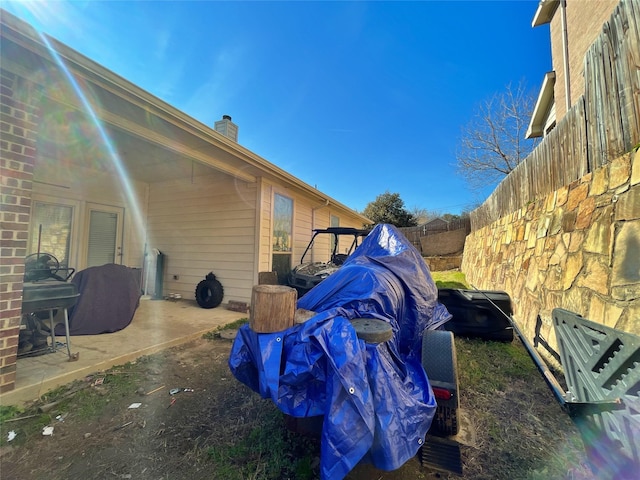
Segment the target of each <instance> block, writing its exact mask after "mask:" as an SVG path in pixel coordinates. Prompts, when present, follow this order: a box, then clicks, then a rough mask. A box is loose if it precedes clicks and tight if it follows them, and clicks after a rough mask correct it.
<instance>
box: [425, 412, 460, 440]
mask: <svg viewBox="0 0 640 480" xmlns="http://www.w3.org/2000/svg"><path fill="white" fill-rule="evenodd" d="M431 428H432V429H433V430H434V432H433V433H436V434H438V435H443V436H446V437H448V436H451V435H457V434H458V431H459V430H460V428H459V426H458V409H457V408H452V407H444V406H438V407H437V408H436V414H435V415H434V417H433V422H431Z"/></svg>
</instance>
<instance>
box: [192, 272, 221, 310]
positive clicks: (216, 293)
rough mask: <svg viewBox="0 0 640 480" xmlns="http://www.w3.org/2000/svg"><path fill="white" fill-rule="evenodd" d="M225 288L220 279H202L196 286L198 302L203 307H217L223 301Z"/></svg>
mask: <svg viewBox="0 0 640 480" xmlns="http://www.w3.org/2000/svg"><path fill="white" fill-rule="evenodd" d="M223 296H224V289H223V288H222V284H221V283H220V282H219V281H218V280H215V279H213V280H211V279H210V280H202V281H201V282H200V283H199V284H198V286H197V287H196V302H198V305H200V306H201V307H202V308H215V307H217V306H218V305H220V304H221V303H222V297H223Z"/></svg>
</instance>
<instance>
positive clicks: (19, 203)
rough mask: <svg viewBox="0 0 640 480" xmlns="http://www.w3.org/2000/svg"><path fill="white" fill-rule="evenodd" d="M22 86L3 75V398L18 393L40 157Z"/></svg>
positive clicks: (34, 118) (0, 250)
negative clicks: (26, 273) (22, 316)
mask: <svg viewBox="0 0 640 480" xmlns="http://www.w3.org/2000/svg"><path fill="white" fill-rule="evenodd" d="M21 82H22V79H20V78H18V77H16V76H15V75H14V74H12V73H9V72H7V71H5V70H1V69H0V97H1V102H0V105H1V110H0V170H1V175H0V178H1V184H0V188H1V192H0V194H1V196H2V204H1V205H2V207H1V210H0V230H1V231H2V235H1V238H0V257H1V262H0V313H1V315H0V393H2V392H7V391H10V390H13V389H14V388H15V379H16V358H17V350H18V334H19V328H20V312H21V309H22V276H23V274H24V257H25V254H26V251H27V240H28V233H29V230H28V229H29V221H30V217H31V191H32V183H33V168H34V164H35V156H36V140H35V139H36V128H37V126H36V124H37V120H38V112H37V109H36V108H35V107H32V106H30V105H28V104H27V103H25V102H24V98H21V97H23V95H20V94H19V93H20V91H19V86H20V84H21ZM22 91H23V92H24V90H22Z"/></svg>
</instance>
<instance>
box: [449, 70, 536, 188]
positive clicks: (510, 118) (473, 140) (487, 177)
mask: <svg viewBox="0 0 640 480" xmlns="http://www.w3.org/2000/svg"><path fill="white" fill-rule="evenodd" d="M534 105H535V97H534V96H533V95H532V94H531V93H530V92H528V91H527V89H526V85H525V83H524V81H520V83H519V84H518V86H517V87H516V88H515V89H514V88H512V86H511V85H510V84H509V85H507V87H506V89H505V91H504V92H502V93H499V94H495V95H494V96H493V97H491V98H489V99H488V100H486V101H484V102H483V103H481V104H480V105H479V106H478V107H477V111H476V114H475V116H474V118H473V119H472V120H471V121H470V122H469V123H468V124H467V125H466V126H465V127H463V129H462V135H461V138H460V144H459V145H458V150H457V152H456V162H457V169H458V173H459V174H461V175H462V176H463V177H464V178H465V180H466V181H467V182H468V184H469V186H470V187H471V188H472V189H474V190H478V189H481V188H483V187H486V186H490V185H495V184H497V183H498V182H499V181H500V180H501V179H502V178H504V177H505V176H506V175H508V174H509V172H511V171H512V170H513V169H514V168H515V167H516V166H517V165H518V164H519V163H520V162H522V161H523V160H524V159H525V158H526V157H527V155H529V153H531V151H532V150H533V149H534V148H535V146H536V141H534V140H528V139H526V138H525V134H526V131H527V127H528V125H529V121H530V120H531V115H532V113H533V108H534Z"/></svg>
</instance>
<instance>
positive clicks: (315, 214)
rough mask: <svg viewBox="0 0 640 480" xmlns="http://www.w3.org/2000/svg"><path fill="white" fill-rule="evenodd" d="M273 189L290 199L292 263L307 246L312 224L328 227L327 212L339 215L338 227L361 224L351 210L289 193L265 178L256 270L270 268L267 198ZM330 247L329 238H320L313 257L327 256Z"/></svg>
mask: <svg viewBox="0 0 640 480" xmlns="http://www.w3.org/2000/svg"><path fill="white" fill-rule="evenodd" d="M274 193H279V194H281V195H285V196H287V197H289V198H292V199H293V223H294V226H293V257H292V259H291V262H292V265H293V266H295V265H297V264H298V263H299V262H300V257H301V256H302V254H303V253H304V250H305V248H307V245H308V244H309V240H311V230H312V229H314V228H327V227H329V226H330V218H331V217H330V216H331V215H335V216H337V217H339V218H340V226H341V227H354V228H362V221H361V220H360V219H359V218H358V217H357V216H355V215H353V214H349V213H348V212H345V211H343V210H338V209H336V208H335V207H333V206H332V205H329V206H326V205H325V204H324V203H322V202H321V201H318V200H314V199H310V198H308V197H305V196H303V195H300V194H296V193H292V192H291V190H290V189H286V188H284V187H282V186H280V185H276V184H273V183H270V182H268V181H266V180H265V181H264V182H263V188H262V209H261V211H262V216H261V219H260V222H261V229H260V230H261V232H262V238H261V241H260V245H261V248H260V262H259V264H260V271H270V270H271V215H272V205H271V202H272V199H273V194H274ZM344 248H348V245H347V246H346V247H343V246H342V245H341V251H343V250H344ZM330 251H331V245H330V242H329V240H328V239H326V240H325V241H324V243H323V242H322V240H320V242H319V243H318V245H317V246H316V248H315V250H314V252H313V255H314V257H313V260H314V261H324V260H328V258H329V253H330ZM305 260H306V258H305Z"/></svg>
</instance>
